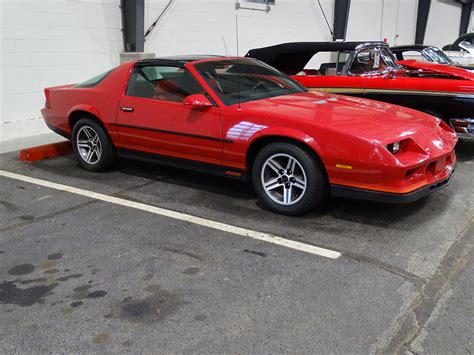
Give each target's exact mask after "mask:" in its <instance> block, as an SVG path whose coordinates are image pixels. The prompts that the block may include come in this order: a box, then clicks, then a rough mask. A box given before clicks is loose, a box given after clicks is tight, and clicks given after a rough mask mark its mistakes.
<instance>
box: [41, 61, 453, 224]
mask: <svg viewBox="0 0 474 355" xmlns="http://www.w3.org/2000/svg"><path fill="white" fill-rule="evenodd" d="M45 95H46V104H45V107H44V108H43V109H42V114H43V117H44V119H45V121H46V123H47V124H48V126H49V127H50V128H51V129H52V130H53V131H55V132H57V133H59V134H61V135H63V136H65V137H67V138H69V139H70V140H71V141H72V144H73V148H74V152H75V154H76V156H77V159H78V161H79V163H80V164H81V165H82V166H83V167H84V168H85V169H87V170H90V171H100V170H104V169H106V168H108V167H110V166H111V164H112V163H113V161H114V159H115V158H116V156H125V157H132V158H138V159H143V160H147V161H157V162H161V163H165V164H171V165H176V166H179V167H188V168H191V169H195V170H199V171H206V172H213V173H216V174H221V175H224V176H229V177H233V178H238V179H243V180H245V179H249V180H251V181H252V182H253V185H254V187H255V190H256V192H257V194H258V196H259V198H260V199H261V200H262V201H263V202H264V203H265V204H266V205H267V206H268V207H269V208H270V209H271V210H273V211H276V212H279V213H283V214H288V215H296V214H302V213H304V212H307V211H309V210H310V209H311V208H313V207H314V206H315V205H317V204H319V203H321V202H322V201H323V200H324V198H325V197H326V196H328V195H329V194H333V195H339V196H347V197H354V198H363V199H369V200H376V201H387V202H410V201H413V200H416V199H418V198H421V197H423V196H426V195H427V194H429V193H430V192H431V191H434V190H436V189H439V188H441V187H444V186H446V185H447V184H448V181H449V179H450V177H451V174H452V172H453V170H454V167H455V162H456V158H455V155H454V150H453V149H454V146H455V144H456V140H457V137H456V135H455V134H454V133H453V131H452V130H451V128H449V127H448V126H447V125H446V124H445V123H444V122H442V121H441V120H439V119H437V118H434V117H432V116H430V115H427V114H424V113H421V112H418V111H414V110H410V109H406V108H402V107H398V106H394V105H390V104H386V103H382V102H375V101H370V100H364V99H360V98H351V97H343V96H338V95H334V94H326V93H309V92H307V90H306V89H305V88H304V87H302V86H301V85H299V84H298V83H296V82H294V81H293V80H291V79H290V78H288V77H287V76H286V75H284V74H282V73H280V72H279V71H277V70H275V69H273V68H271V67H269V66H267V65H266V64H264V63H262V62H260V61H258V60H255V59H249V58H226V57H211V56H207V57H202V56H201V57H196V56H194V57H193V56H188V57H174V58H161V59H148V60H143V61H138V62H131V63H126V64H123V65H120V66H119V67H117V68H115V69H112V70H110V71H108V72H106V73H104V74H102V75H99V76H97V77H95V78H92V79H90V80H87V81H85V82H83V83H82V84H77V85H64V86H59V87H52V88H47V89H45Z"/></svg>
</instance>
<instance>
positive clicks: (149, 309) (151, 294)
mask: <svg viewBox="0 0 474 355" xmlns="http://www.w3.org/2000/svg"><path fill="white" fill-rule="evenodd" d="M145 290H146V292H147V293H148V295H147V296H146V297H144V298H133V297H125V298H124V299H123V300H122V302H120V303H119V304H117V305H116V306H115V307H114V309H113V310H112V312H111V313H110V314H107V315H105V316H104V317H105V318H114V319H121V320H126V321H129V322H132V323H146V324H150V323H154V322H156V321H160V320H163V319H165V318H166V317H168V316H171V315H172V314H174V313H175V312H176V311H177V310H178V308H179V307H180V306H181V305H183V304H185V303H186V302H183V301H182V300H181V299H180V297H179V296H178V295H177V294H176V293H174V292H171V291H168V290H165V289H163V288H162V287H161V286H160V285H158V284H155V285H150V286H148V287H147V288H146V289H145Z"/></svg>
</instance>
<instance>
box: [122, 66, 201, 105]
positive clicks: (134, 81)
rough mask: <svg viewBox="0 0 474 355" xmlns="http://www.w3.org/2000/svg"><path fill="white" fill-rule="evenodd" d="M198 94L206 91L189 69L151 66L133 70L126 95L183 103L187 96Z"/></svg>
mask: <svg viewBox="0 0 474 355" xmlns="http://www.w3.org/2000/svg"><path fill="white" fill-rule="evenodd" d="M198 93H204V90H203V89H202V87H201V85H199V83H198V82H197V81H196V79H194V77H193V75H192V74H191V73H190V72H189V71H188V70H187V69H185V68H181V67H172V66H159V65H150V66H145V67H139V66H138V67H135V68H134V69H133V72H132V75H131V76H130V80H129V82H128V86H127V93H126V94H127V95H128V96H137V97H144V98H147V99H154V100H159V101H171V102H183V100H184V98H185V97H186V96H189V95H192V94H198Z"/></svg>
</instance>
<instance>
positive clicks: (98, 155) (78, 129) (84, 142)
mask: <svg viewBox="0 0 474 355" xmlns="http://www.w3.org/2000/svg"><path fill="white" fill-rule="evenodd" d="M72 147H73V149H74V153H75V155H76V158H77V160H78V161H79V164H81V166H82V167H83V168H84V169H86V170H89V171H104V170H107V169H109V168H110V167H111V166H112V164H113V163H114V160H115V148H114V146H113V144H112V141H111V140H110V138H109V136H108V134H107V132H106V131H105V130H104V128H102V126H101V125H99V124H98V123H97V122H96V121H94V120H92V119H90V118H81V119H80V120H78V121H77V122H76V124H75V125H74V127H73V130H72Z"/></svg>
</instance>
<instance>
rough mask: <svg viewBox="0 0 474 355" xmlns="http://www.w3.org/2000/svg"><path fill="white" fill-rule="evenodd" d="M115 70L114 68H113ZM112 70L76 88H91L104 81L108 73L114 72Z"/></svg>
mask: <svg viewBox="0 0 474 355" xmlns="http://www.w3.org/2000/svg"><path fill="white" fill-rule="evenodd" d="M114 69H115V68H114ZM114 69H110V70H107V71H106V72H104V73H101V74H99V75H96V76H94V77H93V78H90V79H88V80H86V81H84V82H82V83H80V84H77V85H76V87H77V88H91V87H94V86H96V85H97V84H99V83H100V82H101V81H102V80H104V79H105V78H106V77H107V76H108V75H109V74H110V73H112V72H113V71H114Z"/></svg>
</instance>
